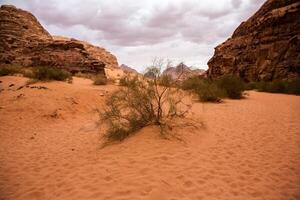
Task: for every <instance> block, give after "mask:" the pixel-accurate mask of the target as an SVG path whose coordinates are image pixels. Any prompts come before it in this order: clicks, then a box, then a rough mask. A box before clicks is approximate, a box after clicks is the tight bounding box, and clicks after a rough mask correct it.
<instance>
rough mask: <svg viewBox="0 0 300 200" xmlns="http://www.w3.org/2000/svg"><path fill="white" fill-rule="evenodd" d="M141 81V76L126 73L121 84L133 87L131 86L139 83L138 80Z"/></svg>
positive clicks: (121, 79)
mask: <svg viewBox="0 0 300 200" xmlns="http://www.w3.org/2000/svg"><path fill="white" fill-rule="evenodd" d="M138 81H139V77H138V76H137V75H136V76H133V77H132V76H130V75H126V76H123V77H122V78H120V81H119V84H120V85H121V86H126V87H131V86H133V87H134V86H135V85H136V84H137V82H138Z"/></svg>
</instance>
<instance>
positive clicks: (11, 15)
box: [0, 5, 118, 74]
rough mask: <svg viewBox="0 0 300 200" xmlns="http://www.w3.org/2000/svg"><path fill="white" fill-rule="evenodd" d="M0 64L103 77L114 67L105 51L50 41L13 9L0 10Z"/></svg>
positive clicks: (35, 23)
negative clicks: (99, 74) (85, 73)
mask: <svg viewBox="0 0 300 200" xmlns="http://www.w3.org/2000/svg"><path fill="white" fill-rule="evenodd" d="M0 64H16V65H22V66H49V67H57V68H62V69H65V70H67V71H70V72H72V73H76V72H90V73H102V74H105V72H104V67H117V66H118V62H117V59H116V57H115V56H113V55H112V54H110V53H109V52H107V51H105V49H103V48H100V47H96V46H93V45H91V44H88V43H86V42H83V41H79V40H76V39H68V38H63V37H52V36H51V35H50V34H49V33H48V32H47V31H46V30H45V29H44V28H43V27H42V26H41V24H40V23H39V22H38V20H37V19H36V18H35V17H34V16H33V15H32V14H31V13H29V12H27V11H24V10H21V9H17V8H16V7H14V6H8V5H2V6H1V8H0Z"/></svg>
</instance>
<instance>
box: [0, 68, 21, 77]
mask: <svg viewBox="0 0 300 200" xmlns="http://www.w3.org/2000/svg"><path fill="white" fill-rule="evenodd" d="M21 72H22V68H21V67H20V66H15V65H7V66H0V76H7V75H14V74H18V73H21Z"/></svg>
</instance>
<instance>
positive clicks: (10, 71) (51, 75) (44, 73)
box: [0, 65, 72, 81]
mask: <svg viewBox="0 0 300 200" xmlns="http://www.w3.org/2000/svg"><path fill="white" fill-rule="evenodd" d="M15 74H22V75H23V76H24V77H28V78H31V79H35V80H39V81H50V80H57V81H65V80H72V74H71V73H69V72H67V71H65V70H62V69H56V68H50V67H21V66H15V65H8V66H2V67H0V76H6V75H15Z"/></svg>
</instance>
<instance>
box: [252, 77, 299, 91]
mask: <svg viewBox="0 0 300 200" xmlns="http://www.w3.org/2000/svg"><path fill="white" fill-rule="evenodd" d="M253 89H256V90H257V91H259V92H270V93H285V94H296V95H300V78H295V79H291V80H286V81H279V80H277V81H272V82H256V83H255V84H254V87H253Z"/></svg>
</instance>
